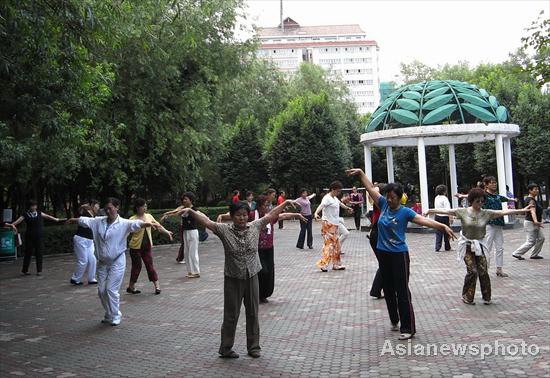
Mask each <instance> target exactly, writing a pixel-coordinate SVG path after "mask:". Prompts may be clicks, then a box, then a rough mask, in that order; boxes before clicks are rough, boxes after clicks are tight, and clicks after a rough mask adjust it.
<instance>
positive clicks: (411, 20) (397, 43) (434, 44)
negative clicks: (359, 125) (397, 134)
mask: <svg viewBox="0 0 550 378" xmlns="http://www.w3.org/2000/svg"><path fill="white" fill-rule="evenodd" d="M246 3H247V5H248V9H247V12H248V15H249V18H248V22H249V23H251V24H255V25H257V26H277V25H279V4H280V2H279V0H247V1H246ZM541 10H544V11H545V16H546V17H548V15H549V14H550V0H546V1H527V0H520V1H481V0H462V1H450V0H438V1H436V0H433V1H416V0H403V1H393V0H385V1H374V0H283V17H291V18H292V19H294V20H295V21H296V22H298V23H299V24H300V25H339V24H359V25H360V26H361V28H362V29H363V30H364V31H365V32H366V33H367V37H368V38H369V39H374V40H376V41H377V42H378V45H379V46H380V78H381V80H382V81H388V80H395V75H396V74H399V63H400V62H410V61H412V60H414V59H418V60H420V61H422V62H425V63H426V64H429V65H432V66H437V65H438V64H445V63H456V62H458V61H460V60H467V61H468V62H470V63H472V64H477V63H481V62H490V63H499V62H502V61H504V60H506V59H507V57H508V53H510V52H512V51H514V50H515V49H516V48H518V47H520V45H521V37H523V36H525V35H526V34H527V33H526V32H525V28H527V27H528V26H529V25H530V24H531V22H532V21H534V20H536V19H537V16H538V13H539V12H540V11H541Z"/></svg>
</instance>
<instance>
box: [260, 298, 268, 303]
mask: <svg viewBox="0 0 550 378" xmlns="http://www.w3.org/2000/svg"><path fill="white" fill-rule="evenodd" d="M260 303H269V301H268V300H267V298H260Z"/></svg>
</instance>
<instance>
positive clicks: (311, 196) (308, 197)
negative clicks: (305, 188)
mask: <svg viewBox="0 0 550 378" xmlns="http://www.w3.org/2000/svg"><path fill="white" fill-rule="evenodd" d="M316 195H317V193H313V194H310V195H309V196H307V199H308V200H312V199H313V197H315V196H316Z"/></svg>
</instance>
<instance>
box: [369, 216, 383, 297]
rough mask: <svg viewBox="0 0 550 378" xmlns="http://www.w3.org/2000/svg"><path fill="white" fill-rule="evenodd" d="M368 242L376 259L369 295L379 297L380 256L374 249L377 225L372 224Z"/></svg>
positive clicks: (376, 238) (380, 292) (380, 286)
mask: <svg viewBox="0 0 550 378" xmlns="http://www.w3.org/2000/svg"><path fill="white" fill-rule="evenodd" d="M369 243H370V246H371V248H372V251H373V252H374V255H375V256H376V260H378V269H376V274H375V275H374V280H373V281H372V286H371V288H370V296H371V297H377V298H380V297H381V296H382V284H383V282H382V273H381V272H380V257H379V256H378V251H377V250H376V243H378V226H377V225H373V226H372V229H371V232H370V235H369Z"/></svg>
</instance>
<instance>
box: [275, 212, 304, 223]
mask: <svg viewBox="0 0 550 378" xmlns="http://www.w3.org/2000/svg"><path fill="white" fill-rule="evenodd" d="M288 219H299V220H301V221H302V222H304V223H307V218H306V217H304V216H303V215H302V214H300V213H282V214H279V220H280V221H282V220H288Z"/></svg>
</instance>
